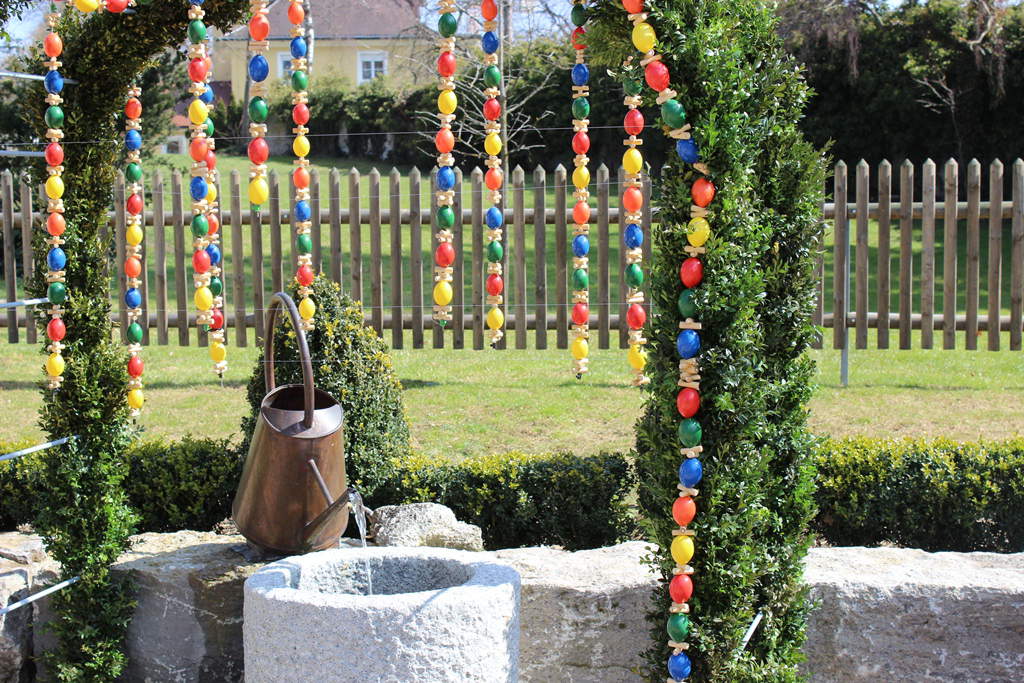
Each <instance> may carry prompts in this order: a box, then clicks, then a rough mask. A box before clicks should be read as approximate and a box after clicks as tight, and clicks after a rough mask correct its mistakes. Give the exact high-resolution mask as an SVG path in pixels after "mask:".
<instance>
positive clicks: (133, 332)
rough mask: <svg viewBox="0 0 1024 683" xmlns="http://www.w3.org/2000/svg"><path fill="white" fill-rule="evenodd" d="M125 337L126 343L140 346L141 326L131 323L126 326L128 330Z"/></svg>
mask: <svg viewBox="0 0 1024 683" xmlns="http://www.w3.org/2000/svg"><path fill="white" fill-rule="evenodd" d="M125 335H126V336H127V337H128V341H130V342H131V343H133V344H141V343H142V325H140V324H138V323H132V324H131V325H129V326H128V330H127V331H126V332H125Z"/></svg>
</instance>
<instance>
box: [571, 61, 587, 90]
mask: <svg viewBox="0 0 1024 683" xmlns="http://www.w3.org/2000/svg"><path fill="white" fill-rule="evenodd" d="M589 80H590V69H588V68H587V65H586V64H577V65H576V66H574V67H573V68H572V84H573V85H586V84H587V82H588V81H589Z"/></svg>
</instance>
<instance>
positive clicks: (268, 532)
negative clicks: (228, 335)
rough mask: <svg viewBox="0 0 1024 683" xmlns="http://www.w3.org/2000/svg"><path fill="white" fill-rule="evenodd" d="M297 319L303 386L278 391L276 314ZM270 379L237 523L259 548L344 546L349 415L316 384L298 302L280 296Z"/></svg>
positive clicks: (270, 327) (268, 347) (270, 317)
mask: <svg viewBox="0 0 1024 683" xmlns="http://www.w3.org/2000/svg"><path fill="white" fill-rule="evenodd" d="M282 306H284V307H285V308H287V309H288V312H289V313H290V314H291V317H292V322H293V324H294V325H295V329H296V334H297V336H298V341H299V351H300V356H301V362H302V365H303V368H302V370H303V383H302V384H287V385H284V386H280V387H275V386H274V384H275V382H274V360H273V348H274V346H273V336H274V324H275V322H276V319H277V312H278V311H279V310H280V308H281V307H282ZM266 329H267V339H266V342H265V351H264V358H265V366H264V378H265V380H266V386H267V394H266V396H264V398H263V401H262V403H261V404H260V411H259V416H258V419H257V423H256V430H255V432H254V433H253V437H252V442H251V443H250V445H249V453H248V455H247V456H246V460H245V466H244V468H243V470H242V478H241V481H239V484H238V491H237V493H236V494H235V501H234V504H233V505H232V510H231V512H232V517H233V519H234V521H235V525H236V526H237V527H238V530H239V531H240V532H241V533H242V535H243V536H245V538H246V539H247V540H248V541H249V542H250V543H252V544H253V545H256V546H258V547H259V548H261V549H263V550H266V551H272V552H277V553H285V554H294V553H301V552H309V551H312V550H322V549H324V548H329V547H332V546H334V545H336V544H337V542H338V538H339V537H340V536H341V534H342V532H343V531H344V530H345V527H346V525H347V524H348V513H349V507H348V497H347V487H346V481H345V479H346V478H345V447H344V429H343V424H344V412H343V410H342V407H341V404H339V403H338V402H337V401H336V400H335V399H334V398H332V397H331V396H330V395H329V394H327V393H326V392H323V391H320V390H318V389H316V388H314V386H313V372H312V363H311V360H310V357H309V349H308V346H307V345H306V339H305V333H304V332H303V331H302V328H301V326H300V322H299V316H298V311H297V310H296V308H295V303H294V302H293V301H292V300H291V298H290V297H288V295H287V294H282V293H278V294H275V295H274V297H273V299H272V300H271V304H270V308H269V310H268V312H267V326H266Z"/></svg>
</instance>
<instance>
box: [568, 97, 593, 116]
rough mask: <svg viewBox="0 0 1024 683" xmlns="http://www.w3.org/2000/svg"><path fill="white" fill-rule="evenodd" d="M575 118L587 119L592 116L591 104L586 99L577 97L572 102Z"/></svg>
mask: <svg viewBox="0 0 1024 683" xmlns="http://www.w3.org/2000/svg"><path fill="white" fill-rule="evenodd" d="M572 115H573V118H577V119H585V118H587V117H588V116H590V102H589V101H588V100H587V98H586V97H577V98H576V99H575V100H573V101H572Z"/></svg>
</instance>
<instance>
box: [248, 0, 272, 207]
mask: <svg viewBox="0 0 1024 683" xmlns="http://www.w3.org/2000/svg"><path fill="white" fill-rule="evenodd" d="M249 10H250V12H251V14H252V16H251V18H250V19H249V45H248V50H249V64H248V70H249V82H250V85H249V103H248V104H247V109H248V113H249V137H250V140H249V147H248V154H249V163H250V165H249V203H250V204H251V205H252V210H253V211H259V210H260V208H261V207H262V206H263V204H266V202H267V199H268V197H270V186H269V185H268V184H267V159H268V158H269V157H270V146H269V145H268V144H267V139H266V136H267V116H268V115H269V113H270V108H269V106H268V105H267V99H266V94H267V84H266V80H267V76H269V75H270V63H269V62H267V58H266V55H265V53H266V52H268V51H269V50H270V43H269V42H268V41H267V37H268V36H269V35H270V22H269V21H268V20H267V3H266V0H251V1H250V3H249Z"/></svg>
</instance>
